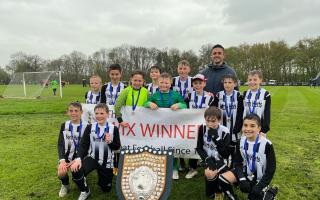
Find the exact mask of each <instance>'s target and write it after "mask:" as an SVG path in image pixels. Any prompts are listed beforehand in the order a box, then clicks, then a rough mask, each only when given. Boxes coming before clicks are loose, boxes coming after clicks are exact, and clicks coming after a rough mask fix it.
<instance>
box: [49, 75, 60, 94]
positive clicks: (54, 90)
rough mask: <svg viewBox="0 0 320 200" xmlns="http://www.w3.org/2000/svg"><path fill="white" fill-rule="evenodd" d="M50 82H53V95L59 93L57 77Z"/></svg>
mask: <svg viewBox="0 0 320 200" xmlns="http://www.w3.org/2000/svg"><path fill="white" fill-rule="evenodd" d="M50 84H51V88H52V92H53V96H56V94H57V88H58V86H59V83H58V82H57V80H56V79H53V80H52V81H51V83H50Z"/></svg>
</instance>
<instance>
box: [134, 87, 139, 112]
mask: <svg viewBox="0 0 320 200" xmlns="http://www.w3.org/2000/svg"><path fill="white" fill-rule="evenodd" d="M140 91H141V88H140V89H139V92H138V97H137V100H136V103H134V91H133V89H132V110H133V111H134V110H135V109H136V107H137V105H138V101H139V98H140Z"/></svg>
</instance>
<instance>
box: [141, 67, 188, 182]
mask: <svg viewBox="0 0 320 200" xmlns="http://www.w3.org/2000/svg"><path fill="white" fill-rule="evenodd" d="M171 84H172V77H171V75H170V74H168V73H162V74H161V75H160V77H159V91H157V92H155V93H154V94H153V95H152V96H150V97H149V99H148V101H147V102H146V103H145V104H144V106H145V107H146V108H150V109H152V110H156V109H158V108H171V109H172V110H178V109H184V108H187V104H186V103H185V101H184V99H183V98H182V96H181V95H180V94H179V92H176V91H173V90H170V87H171ZM172 178H173V179H175V180H177V179H179V174H178V159H177V158H175V159H174V161H173V175H172Z"/></svg>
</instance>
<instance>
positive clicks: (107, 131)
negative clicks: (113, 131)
mask: <svg viewBox="0 0 320 200" xmlns="http://www.w3.org/2000/svg"><path fill="white" fill-rule="evenodd" d="M105 133H109V126H108V122H106V127H105V128H104V132H103V133H102V135H101V136H100V127H99V124H98V122H97V124H96V134H97V138H98V139H102V137H103V136H104V134H105Z"/></svg>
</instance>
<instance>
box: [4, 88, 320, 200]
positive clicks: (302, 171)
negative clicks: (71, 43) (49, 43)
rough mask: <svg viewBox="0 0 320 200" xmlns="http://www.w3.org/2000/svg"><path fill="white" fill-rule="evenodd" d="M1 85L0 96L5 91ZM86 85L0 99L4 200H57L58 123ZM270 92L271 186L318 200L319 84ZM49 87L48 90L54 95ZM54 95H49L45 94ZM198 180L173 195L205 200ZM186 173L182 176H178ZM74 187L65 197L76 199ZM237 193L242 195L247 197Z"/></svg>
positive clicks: (179, 184)
mask: <svg viewBox="0 0 320 200" xmlns="http://www.w3.org/2000/svg"><path fill="white" fill-rule="evenodd" d="M4 88H5V87H4V86H0V94H1V93H2V92H3V91H4ZM87 89H88V88H82V87H81V86H79V85H70V86H67V87H65V88H64V89H63V92H64V97H63V99H60V97H45V98H41V99H34V100H22V99H0V122H1V129H0V199H1V200H20V199H41V200H42V199H58V192H59V189H60V181H59V180H58V178H57V176H56V166H57V148H56V146H57V144H56V143H57V137H58V132H59V127H60V123H62V122H63V121H65V120H67V119H68V118H67V116H66V115H65V110H66V106H67V104H68V103H69V102H70V101H75V100H79V101H83V99H84V97H83V96H84V93H85V91H86V90H87ZM267 89H268V90H269V91H270V92H271V95H272V112H271V131H270V133H269V134H268V138H269V139H270V140H271V141H272V142H273V144H274V147H275V151H276V157H277V170H276V174H275V177H274V179H273V184H276V185H278V186H279V189H280V191H279V195H278V199H280V200H282V199H290V200H298V199H312V200H314V199H320V156H319V155H320V148H319V145H320V123H319V122H320V88H316V89H314V88H309V87H285V86H283V87H268V88H267ZM50 92H51V91H50V89H45V91H44V94H50ZM47 96H50V95H47ZM199 171H201V173H200V175H198V177H197V178H195V179H192V180H186V179H184V178H181V179H180V180H178V181H175V182H174V183H173V186H172V191H171V196H170V199H171V200H173V199H191V200H193V199H197V200H199V199H206V197H205V195H204V177H203V170H202V169H199ZM180 175H181V176H180V177H183V174H180ZM96 180H97V178H96V174H95V173H92V174H90V175H89V180H88V181H89V184H90V187H91V190H92V196H91V198H90V199H92V200H97V199H116V194H115V189H113V190H112V193H111V194H103V193H101V192H100V189H99V188H98V187H97V186H96V184H95V183H96ZM71 186H72V191H71V193H70V194H69V195H68V196H67V197H66V198H64V199H77V197H78V195H79V192H78V191H77V189H76V187H75V185H74V184H73V183H71ZM237 193H238V194H239V197H240V198H241V199H245V195H243V194H240V193H239V192H237Z"/></svg>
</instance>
